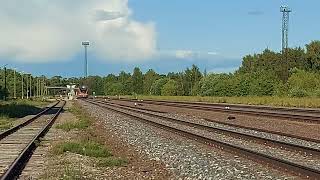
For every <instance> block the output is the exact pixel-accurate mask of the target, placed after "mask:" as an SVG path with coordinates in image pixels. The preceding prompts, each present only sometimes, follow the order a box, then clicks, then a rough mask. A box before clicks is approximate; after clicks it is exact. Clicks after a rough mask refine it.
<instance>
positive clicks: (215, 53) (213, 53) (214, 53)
mask: <svg viewBox="0 0 320 180" xmlns="http://www.w3.org/2000/svg"><path fill="white" fill-rule="evenodd" d="M207 54H208V55H218V53H217V52H208V53H207Z"/></svg>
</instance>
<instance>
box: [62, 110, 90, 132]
mask: <svg viewBox="0 0 320 180" xmlns="http://www.w3.org/2000/svg"><path fill="white" fill-rule="evenodd" d="M68 110H69V111H70V112H71V113H72V114H73V115H75V116H76V117H77V119H78V121H67V122H64V123H63V124H59V125H57V128H58V129H62V130H64V131H70V130H72V129H77V130H83V129H86V128H88V127H89V126H90V125H91V123H92V122H91V120H90V118H89V117H88V116H87V114H86V113H85V112H84V111H83V109H82V108H80V107H78V106H72V108H70V109H68Z"/></svg>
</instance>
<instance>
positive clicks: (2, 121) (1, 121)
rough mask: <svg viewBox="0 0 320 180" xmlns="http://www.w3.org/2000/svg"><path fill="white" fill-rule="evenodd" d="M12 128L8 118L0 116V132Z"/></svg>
mask: <svg viewBox="0 0 320 180" xmlns="http://www.w3.org/2000/svg"><path fill="white" fill-rule="evenodd" d="M11 127H12V120H10V118H9V117H8V116H0V131H1V130H5V129H10V128H11Z"/></svg>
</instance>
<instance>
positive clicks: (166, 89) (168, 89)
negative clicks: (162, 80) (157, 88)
mask: <svg viewBox="0 0 320 180" xmlns="http://www.w3.org/2000/svg"><path fill="white" fill-rule="evenodd" d="M161 95H163V96H176V95H177V82H176V81H175V80H172V79H170V80H168V82H167V83H166V84H165V85H163V87H162V89H161Z"/></svg>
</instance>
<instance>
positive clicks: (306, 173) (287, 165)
mask: <svg viewBox="0 0 320 180" xmlns="http://www.w3.org/2000/svg"><path fill="white" fill-rule="evenodd" d="M86 102H88V103H91V104H94V105H97V106H99V107H102V108H105V109H109V110H111V111H113V112H117V113H120V114H123V115H126V116H128V117H132V118H135V119H137V120H140V121H143V122H147V123H149V124H152V125H155V126H157V127H160V128H163V129H167V130H170V131H172V132H175V133H178V134H182V135H184V136H187V137H189V138H190V137H191V138H192V139H196V140H198V141H201V142H203V143H205V144H209V145H212V146H217V147H219V148H222V149H223V150H227V151H230V152H234V153H237V154H239V155H241V156H244V157H246V158H249V159H251V160H254V161H262V162H265V163H267V164H268V165H270V166H273V167H275V168H281V169H283V170H285V171H287V172H291V173H293V174H296V175H299V176H301V177H304V178H308V179H318V178H319V177H320V171H319V170H317V169H313V168H310V167H306V166H302V165H299V164H295V163H293V162H290V161H287V160H283V159H280V158H276V157H273V156H270V155H266V154H262V153H259V152H256V151H253V150H249V149H245V148H242V147H239V146H236V145H232V144H229V143H225V142H222V141H218V140H213V139H210V138H207V137H203V136H200V135H197V134H193V133H190V132H188V131H185V130H181V129H177V128H174V127H170V126H167V125H164V124H161V123H157V122H154V121H151V120H149V119H147V118H144V117H141V116H137V115H133V114H130V113H128V112H123V111H121V110H119V109H117V108H114V107H112V106H111V105H101V104H99V103H96V102H90V101H86Z"/></svg>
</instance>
